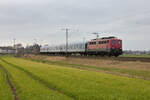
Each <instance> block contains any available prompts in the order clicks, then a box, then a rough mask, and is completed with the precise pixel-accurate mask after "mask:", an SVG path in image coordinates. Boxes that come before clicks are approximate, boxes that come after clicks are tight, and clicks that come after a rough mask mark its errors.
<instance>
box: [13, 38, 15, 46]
mask: <svg viewBox="0 0 150 100" xmlns="http://www.w3.org/2000/svg"><path fill="white" fill-rule="evenodd" d="M13 40H14V48H15V44H16V39H15V38H14V39H13Z"/></svg>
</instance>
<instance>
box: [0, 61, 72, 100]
mask: <svg viewBox="0 0 150 100" xmlns="http://www.w3.org/2000/svg"><path fill="white" fill-rule="evenodd" d="M0 63H1V64H2V65H3V66H5V69H7V71H8V72H9V74H10V75H11V77H10V79H11V80H12V82H13V84H14V86H15V88H16V92H17V95H18V98H19V100H72V99H70V98H69V97H67V96H65V95H63V94H61V93H58V92H57V91H54V90H51V89H49V88H47V87H45V86H44V85H43V84H40V83H39V82H38V81H37V80H34V79H32V78H31V77H30V76H29V75H27V74H26V73H25V72H23V71H21V70H19V69H16V68H14V67H13V66H11V65H9V64H7V63H5V62H3V61H0ZM2 90H5V89H4V88H3V89H2ZM5 94H7V93H5ZM2 100H4V99H2ZM8 100H10V99H8Z"/></svg>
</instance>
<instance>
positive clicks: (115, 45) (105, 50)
mask: <svg viewBox="0 0 150 100" xmlns="http://www.w3.org/2000/svg"><path fill="white" fill-rule="evenodd" d="M67 51H68V52H67V54H68V55H73V54H80V55H97V56H98V55H101V56H104V55H107V56H116V57H117V56H119V55H121V54H122V40H121V39H118V38H116V37H103V38H97V39H93V40H91V41H88V42H86V43H75V44H69V45H68V49H67ZM40 53H41V54H53V55H65V54H66V46H65V45H59V46H44V47H41V48H40Z"/></svg>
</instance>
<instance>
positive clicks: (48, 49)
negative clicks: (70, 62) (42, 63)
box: [40, 43, 86, 54]
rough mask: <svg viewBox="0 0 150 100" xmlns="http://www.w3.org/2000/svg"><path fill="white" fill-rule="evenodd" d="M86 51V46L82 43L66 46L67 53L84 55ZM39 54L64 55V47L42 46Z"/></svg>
mask: <svg viewBox="0 0 150 100" xmlns="http://www.w3.org/2000/svg"><path fill="white" fill-rule="evenodd" d="M85 50H86V46H85V44H84V43H74V44H69V45H68V49H67V51H68V53H69V54H73V53H84V52H85ZM40 53H41V54H44V53H45V54H65V53H66V45H58V46H42V47H41V48H40Z"/></svg>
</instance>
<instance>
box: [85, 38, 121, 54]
mask: <svg viewBox="0 0 150 100" xmlns="http://www.w3.org/2000/svg"><path fill="white" fill-rule="evenodd" d="M86 52H87V54H89V55H102V56H104V55H108V56H116V57H117V56H119V55H121V54H122V40H120V39H118V38H116V37H103V38H98V39H93V40H91V41H89V42H87V51H86Z"/></svg>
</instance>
